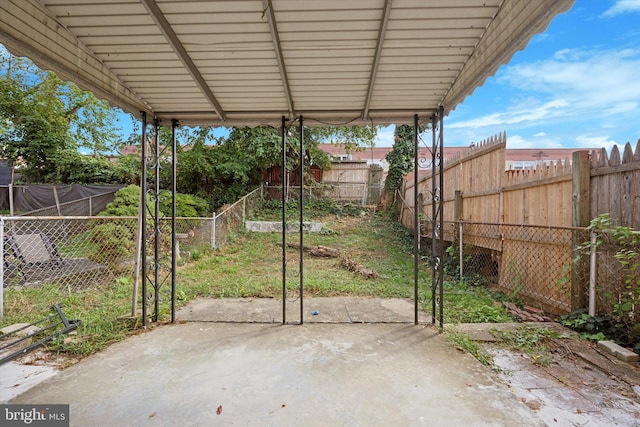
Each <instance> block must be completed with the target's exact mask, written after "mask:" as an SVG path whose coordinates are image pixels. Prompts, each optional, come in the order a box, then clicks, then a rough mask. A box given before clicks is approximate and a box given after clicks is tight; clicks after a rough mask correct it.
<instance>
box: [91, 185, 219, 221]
mask: <svg viewBox="0 0 640 427" xmlns="http://www.w3.org/2000/svg"><path fill="white" fill-rule="evenodd" d="M139 204H140V187H139V186H137V185H129V186H127V187H124V188H121V189H120V190H118V191H117V192H116V194H115V198H114V199H113V202H111V203H109V204H108V205H107V208H106V209H105V210H104V211H102V212H101V213H100V215H102V216H138V205H139ZM147 206H152V200H151V197H149V196H148V195H147ZM160 214H161V215H162V216H170V215H171V193H170V192H169V191H166V190H163V191H161V192H160ZM209 214H210V212H209V204H208V203H207V201H206V200H204V199H202V198H200V197H197V196H193V195H191V194H181V193H177V194H176V216H179V217H206V216H209Z"/></svg>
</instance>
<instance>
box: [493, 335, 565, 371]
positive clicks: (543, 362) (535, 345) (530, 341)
mask: <svg viewBox="0 0 640 427" xmlns="http://www.w3.org/2000/svg"><path fill="white" fill-rule="evenodd" d="M490 332H491V334H492V335H493V336H494V337H496V338H498V339H499V340H501V341H502V343H503V344H504V345H506V346H507V347H509V348H510V349H515V350H519V351H524V352H525V353H526V354H528V355H529V357H531V361H532V362H533V363H534V364H535V365H540V366H544V367H548V366H550V365H551V363H552V362H553V357H552V355H551V352H550V350H549V344H550V343H551V342H552V340H553V339H557V338H560V334H559V333H558V332H556V331H554V330H552V329H549V328H546V327H535V326H528V325H523V326H520V327H518V328H517V329H515V330H513V331H502V330H498V329H492V330H491V331H490Z"/></svg>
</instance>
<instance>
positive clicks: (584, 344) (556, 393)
mask: <svg viewBox="0 0 640 427" xmlns="http://www.w3.org/2000/svg"><path fill="white" fill-rule="evenodd" d="M482 346H483V347H484V348H485V350H487V351H488V352H489V353H491V354H492V355H493V358H494V363H495V367H496V370H497V372H498V376H499V378H500V380H501V381H502V382H504V383H505V384H506V385H508V386H509V388H511V390H512V391H513V393H514V394H516V396H518V397H519V398H520V400H521V401H522V402H523V403H524V404H526V405H527V406H528V407H529V408H530V409H531V410H532V411H533V412H535V413H536V414H537V415H538V416H539V417H540V418H541V419H542V420H543V421H544V422H546V423H547V424H549V425H557V426H582V425H597V426H600V425H607V426H615V425H619V426H640V365H639V364H638V363H626V362H622V361H619V360H617V359H612V358H611V357H609V356H608V355H606V354H603V353H602V352H601V351H599V350H598V348H597V347H596V346H595V345H594V344H593V343H590V342H588V341H584V340H578V339H555V340H553V341H552V342H551V343H550V344H549V345H548V348H549V350H550V354H551V357H552V361H551V363H550V364H549V365H548V366H540V365H538V364H535V363H534V361H533V360H532V358H531V357H530V356H529V355H527V354H525V353H524V352H520V351H517V350H513V349H505V348H504V347H503V346H501V345H500V344H499V343H496V342H485V343H483V344H482Z"/></svg>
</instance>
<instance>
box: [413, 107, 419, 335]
mask: <svg viewBox="0 0 640 427" xmlns="http://www.w3.org/2000/svg"><path fill="white" fill-rule="evenodd" d="M419 132H420V129H419V127H418V115H417V114H416V115H414V116H413V150H414V151H413V231H414V233H413V312H414V313H413V314H414V319H413V322H414V324H416V325H417V324H418V267H419V265H420V217H419V216H418V211H419V208H420V207H419V206H418V134H419Z"/></svg>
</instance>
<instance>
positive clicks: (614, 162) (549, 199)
mask: <svg viewBox="0 0 640 427" xmlns="http://www.w3.org/2000/svg"><path fill="white" fill-rule="evenodd" d="M505 147H506V135H503V134H501V135H498V136H496V137H493V138H490V139H489V140H486V141H483V142H482V143H480V144H479V145H478V146H476V147H470V148H469V149H468V150H466V151H465V152H464V153H462V154H461V155H460V156H458V157H455V158H451V159H448V160H447V161H446V163H445V164H444V165H443V166H444V167H443V173H444V182H445V185H444V203H443V218H444V220H445V221H451V222H453V221H459V220H461V221H467V222H477V223H485V224H487V225H489V224H518V225H521V226H534V227H536V226H544V227H549V228H550V229H551V228H562V227H572V226H574V225H576V224H574V222H575V218H574V216H575V210H576V206H577V203H581V202H580V201H579V200H578V201H577V199H576V198H578V199H580V198H582V200H585V201H586V200H587V199H586V198H587V197H588V198H589V199H588V203H587V204H586V205H585V206H584V208H583V207H582V206H581V207H580V209H581V212H583V211H582V209H585V208H586V209H588V210H589V212H588V213H589V219H592V218H595V217H597V216H598V215H600V214H603V213H609V214H610V217H611V220H612V222H613V223H614V224H616V225H622V226H627V227H630V228H633V229H636V230H638V229H640V141H638V143H637V144H636V147H635V150H634V149H633V148H632V146H631V144H630V143H627V144H626V146H625V148H624V151H623V154H622V156H621V155H620V152H619V150H618V148H617V147H614V148H613V149H612V151H611V154H610V155H607V152H606V151H605V150H604V149H603V150H601V151H595V152H592V153H590V162H591V167H590V168H589V167H588V164H587V167H586V170H588V172H589V174H588V175H589V176H590V177H589V179H587V181H588V182H587V183H584V184H582V183H581V184H580V188H576V185H577V183H576V179H579V180H580V181H581V182H582V178H576V177H575V176H573V175H574V172H576V173H579V172H578V171H580V170H581V169H578V168H576V170H575V171H574V169H573V165H572V162H570V161H569V159H559V160H556V161H553V162H551V163H550V164H549V165H545V166H543V167H538V168H537V169H527V170H520V171H505V170H504V168H505V162H504V158H505ZM576 159H584V160H587V161H589V159H588V157H586V153H583V156H581V155H578V156H577V157H576V154H574V159H573V160H574V161H577V160H576ZM582 161H583V160H580V162H582ZM589 169H590V170H589ZM422 174H424V176H422V177H421V179H420V180H419V183H418V189H419V194H420V195H421V197H419V203H420V204H421V205H422V206H420V207H419V209H420V212H422V213H423V214H424V215H423V216H424V218H425V220H424V222H426V223H428V222H429V218H430V217H431V197H430V194H431V191H432V190H431V188H432V184H431V182H432V181H431V180H432V176H431V171H426V172H424V171H423V172H422ZM580 176H581V177H582V176H583V175H580ZM435 178H436V179H438V177H437V176H436V177H435ZM585 179H586V178H585ZM583 187H588V188H587V190H588V191H585V189H584V188H583ZM582 192H584V194H583V193H582ZM456 193H458V194H459V198H458V200H457V201H456ZM580 194H582V196H580ZM403 197H404V203H403V205H404V206H403V208H402V214H401V222H402V223H403V224H404V225H405V226H406V227H407V228H409V229H413V207H414V206H415V203H414V200H413V178H410V179H409V180H407V181H406V182H405V186H404V188H403ZM456 206H457V207H458V208H457V210H456ZM581 215H582V214H581ZM585 219H586V217H585ZM587 223H588V222H587ZM580 225H581V226H583V227H584V226H585V225H586V224H580ZM427 228H428V227H427ZM568 233H569V234H568V235H567V236H564V237H563V238H558V237H557V236H553V237H551V240H548V239H547V240H545V239H540V238H537V237H535V236H534V235H531V236H528V237H526V238H525V239H522V238H517V237H516V236H515V235H514V236H511V235H508V233H503V234H502V235H501V236H500V237H496V236H494V235H492V236H489V235H486V233H484V234H483V233H479V232H472V231H468V232H466V233H464V237H463V241H464V244H469V245H474V246H477V247H479V248H484V249H487V250H493V251H498V252H500V254H501V256H500V257H499V258H500V265H499V285H500V287H501V288H503V289H504V290H505V291H507V292H514V291H522V292H523V296H527V297H528V298H533V299H534V300H535V299H536V298H537V299H538V301H540V305H541V306H543V305H545V304H547V303H548V304H547V305H553V306H555V307H562V308H563V309H566V311H569V310H570V309H571V307H572V305H574V306H575V305H578V304H582V303H583V302H582V301H584V300H573V299H572V292H573V296H574V297H575V295H576V294H580V295H579V296H584V295H582V294H583V293H584V292H583V288H586V286H587V284H588V280H587V279H586V278H585V277H583V276H584V272H583V271H580V272H576V271H572V270H576V269H575V268H573V269H572V256H573V249H574V247H575V246H576V245H578V244H581V243H584V242H585V241H587V240H588V235H587V234H586V233H584V232H578V231H577V230H576V229H573V230H572V231H570V232H568ZM578 234H579V235H578ZM445 238H446V239H448V241H455V240H457V239H458V233H457V232H456V231H455V230H454V227H449V228H447V230H445ZM517 253H525V254H526V256H524V257H522V256H521V259H517V256H516V254H517ZM587 272H588V271H587ZM576 273H578V274H576ZM613 275H615V273H613ZM567 277H570V279H571V281H574V282H576V283H577V284H578V285H579V289H578V290H576V289H575V288H572V287H569V288H567V286H568V285H567V286H565V287H564V288H563V287H561V286H557V285H556V284H557V283H558V282H559V281H560V282H566V279H567ZM617 281H618V280H615V279H614V278H613V277H612V273H611V271H606V272H603V271H599V272H598V282H599V283H605V282H606V283H611V286H614V287H615V286H618V285H617V284H616V282H617ZM574 286H575V284H574ZM519 288H522V289H519ZM577 301H580V302H577ZM574 308H576V307H574Z"/></svg>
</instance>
